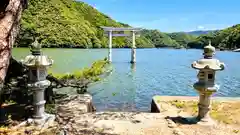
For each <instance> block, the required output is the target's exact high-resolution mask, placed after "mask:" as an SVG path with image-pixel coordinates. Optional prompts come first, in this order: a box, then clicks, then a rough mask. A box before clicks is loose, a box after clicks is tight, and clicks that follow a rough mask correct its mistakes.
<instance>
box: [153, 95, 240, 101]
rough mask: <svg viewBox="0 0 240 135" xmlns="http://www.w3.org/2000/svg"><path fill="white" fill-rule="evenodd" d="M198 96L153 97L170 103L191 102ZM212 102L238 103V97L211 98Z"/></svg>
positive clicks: (239, 98) (239, 99)
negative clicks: (173, 101)
mask: <svg viewBox="0 0 240 135" xmlns="http://www.w3.org/2000/svg"><path fill="white" fill-rule="evenodd" d="M198 98H199V96H158V95H156V96H153V99H154V100H161V101H172V100H182V101H191V100H198ZM211 100H213V101H223V102H230V101H234V102H235V101H240V96H239V97H220V96H217V97H211Z"/></svg>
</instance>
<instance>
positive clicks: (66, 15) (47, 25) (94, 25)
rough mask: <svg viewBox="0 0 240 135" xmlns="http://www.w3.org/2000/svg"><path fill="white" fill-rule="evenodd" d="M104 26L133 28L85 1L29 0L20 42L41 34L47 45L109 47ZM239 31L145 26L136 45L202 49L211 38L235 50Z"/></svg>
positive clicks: (117, 42) (120, 41)
mask: <svg viewBox="0 0 240 135" xmlns="http://www.w3.org/2000/svg"><path fill="white" fill-rule="evenodd" d="M101 26H111V27H130V26H129V25H127V24H124V23H121V22H117V21H114V20H113V19H111V18H110V17H109V16H107V15H105V14H103V13H100V12H99V11H97V10H96V9H95V8H94V7H92V6H90V5H88V4H86V3H84V2H81V1H74V0H29V6H28V9H27V10H25V11H24V14H23V16H22V20H21V31H20V34H19V37H18V39H17V45H18V46H22V47H26V46H28V45H29V44H30V43H31V42H32V41H33V40H34V37H37V38H38V39H39V42H40V43H41V44H43V45H44V47H68V48H70V47H74V48H106V47H107V45H108V39H107V37H105V36H104V32H103V30H102V29H101ZM239 32H240V26H239V25H236V26H233V27H230V28H227V29H224V30H220V31H199V32H196V33H197V34H196V33H195V34H194V33H184V32H178V33H164V32H160V31H159V30H146V29H145V30H143V31H142V32H141V36H140V37H137V40H136V44H137V45H136V46H137V47H138V48H151V47H174V48H182V47H184V48H202V47H203V46H204V45H206V44H207V43H208V41H209V40H211V41H212V44H213V45H214V46H215V47H217V48H228V49H234V48H239V47H240V44H239V42H240V34H239ZM199 33H204V34H201V35H198V34H199ZM205 33H206V34H205ZM131 42H132V41H131V38H130V37H117V38H113V47H115V48H128V47H130V46H131Z"/></svg>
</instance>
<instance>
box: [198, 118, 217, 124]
mask: <svg viewBox="0 0 240 135" xmlns="http://www.w3.org/2000/svg"><path fill="white" fill-rule="evenodd" d="M197 124H199V125H202V126H214V125H215V124H216V122H215V121H214V120H213V119H212V118H211V117H208V118H203V119H201V120H200V121H198V122H197Z"/></svg>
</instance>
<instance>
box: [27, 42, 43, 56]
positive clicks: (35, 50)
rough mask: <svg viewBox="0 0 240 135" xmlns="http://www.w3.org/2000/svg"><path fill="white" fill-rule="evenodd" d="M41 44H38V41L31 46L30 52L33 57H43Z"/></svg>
mask: <svg viewBox="0 0 240 135" xmlns="http://www.w3.org/2000/svg"><path fill="white" fill-rule="evenodd" d="M41 48H42V47H41V44H39V43H38V41H37V39H35V41H34V42H33V43H32V44H31V46H30V51H31V52H32V55H41Z"/></svg>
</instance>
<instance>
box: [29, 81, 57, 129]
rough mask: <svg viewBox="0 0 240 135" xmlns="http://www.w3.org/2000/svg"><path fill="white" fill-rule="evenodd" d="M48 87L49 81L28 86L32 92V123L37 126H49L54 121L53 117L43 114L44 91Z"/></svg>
mask: <svg viewBox="0 0 240 135" xmlns="http://www.w3.org/2000/svg"><path fill="white" fill-rule="evenodd" d="M49 85H50V81H48V80H43V81H38V82H35V83H32V84H28V87H29V89H31V90H33V93H34V94H33V105H34V115H33V119H29V120H28V121H32V122H33V123H34V124H36V125H38V126H43V125H47V126H48V125H49V124H51V123H53V121H54V120H55V116H54V115H51V114H47V113H46V112H45V103H46V101H45V100H44V91H45V89H46V88H47V87H48V86H49Z"/></svg>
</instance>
